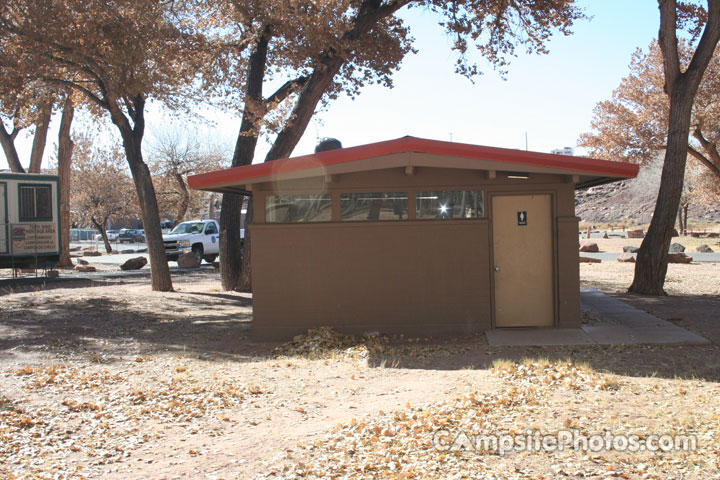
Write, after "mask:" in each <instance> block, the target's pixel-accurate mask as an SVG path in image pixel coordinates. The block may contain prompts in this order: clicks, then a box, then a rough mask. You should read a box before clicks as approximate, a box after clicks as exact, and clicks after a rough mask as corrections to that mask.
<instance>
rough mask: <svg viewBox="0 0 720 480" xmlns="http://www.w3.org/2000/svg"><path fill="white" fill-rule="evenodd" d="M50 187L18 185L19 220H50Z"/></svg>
mask: <svg viewBox="0 0 720 480" xmlns="http://www.w3.org/2000/svg"><path fill="white" fill-rule="evenodd" d="M50 191H51V190H50V185H20V220H52V217H53V215H52V197H51V195H50Z"/></svg>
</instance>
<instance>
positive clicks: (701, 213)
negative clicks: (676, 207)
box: [575, 165, 720, 224]
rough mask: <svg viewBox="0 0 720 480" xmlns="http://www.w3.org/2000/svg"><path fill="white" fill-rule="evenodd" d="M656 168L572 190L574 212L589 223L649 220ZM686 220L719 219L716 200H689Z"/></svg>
mask: <svg viewBox="0 0 720 480" xmlns="http://www.w3.org/2000/svg"><path fill="white" fill-rule="evenodd" d="M659 178H660V168H659V167H658V166H657V165H649V166H647V167H643V168H641V169H640V173H639V174H638V177H637V178H634V179H632V180H625V181H622V182H615V183H611V184H608V185H601V186H598V187H592V188H588V189H586V190H580V191H576V192H575V214H576V215H577V216H578V217H580V218H581V221H583V222H590V223H621V222H623V221H625V222H628V223H630V224H647V223H650V220H651V218H652V213H653V210H654V208H655V199H656V198H657V191H658V188H659ZM688 219H689V221H690V222H693V221H695V222H701V223H708V222H720V204H714V205H710V206H707V205H700V204H693V203H692V202H691V203H690V208H689V210H688Z"/></svg>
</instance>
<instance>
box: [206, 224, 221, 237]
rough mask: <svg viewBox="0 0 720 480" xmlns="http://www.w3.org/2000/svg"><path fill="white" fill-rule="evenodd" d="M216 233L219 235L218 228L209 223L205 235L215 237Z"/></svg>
mask: <svg viewBox="0 0 720 480" xmlns="http://www.w3.org/2000/svg"><path fill="white" fill-rule="evenodd" d="M216 233H218V231H217V227H216V226H215V224H214V223H208V224H207V227H205V234H206V235H214V234H216Z"/></svg>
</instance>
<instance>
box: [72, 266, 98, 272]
mask: <svg viewBox="0 0 720 480" xmlns="http://www.w3.org/2000/svg"><path fill="white" fill-rule="evenodd" d="M75 270H77V271H78V272H82V273H89V272H97V270H96V269H95V267H91V266H88V265H75Z"/></svg>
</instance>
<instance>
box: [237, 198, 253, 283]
mask: <svg viewBox="0 0 720 480" xmlns="http://www.w3.org/2000/svg"><path fill="white" fill-rule="evenodd" d="M253 216H254V215H253V199H252V197H250V198H249V199H248V206H247V213H245V238H244V240H243V250H242V272H241V273H242V276H241V278H240V285H239V290H240V291H241V292H252V264H251V260H252V257H251V255H252V249H251V248H250V239H251V236H250V230H251V229H252V220H253Z"/></svg>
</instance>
